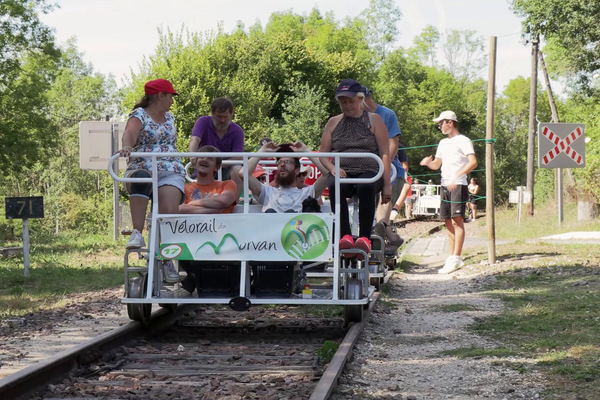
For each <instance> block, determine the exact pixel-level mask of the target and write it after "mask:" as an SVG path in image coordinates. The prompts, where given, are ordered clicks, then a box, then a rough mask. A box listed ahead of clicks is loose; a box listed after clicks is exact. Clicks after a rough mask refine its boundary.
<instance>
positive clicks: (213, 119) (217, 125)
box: [190, 97, 244, 196]
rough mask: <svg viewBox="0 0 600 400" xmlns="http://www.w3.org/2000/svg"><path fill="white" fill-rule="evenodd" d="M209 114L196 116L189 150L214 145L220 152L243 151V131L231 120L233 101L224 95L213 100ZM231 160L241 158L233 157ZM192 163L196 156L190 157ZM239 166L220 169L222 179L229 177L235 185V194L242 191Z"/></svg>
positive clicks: (194, 163) (194, 162) (192, 150)
mask: <svg viewBox="0 0 600 400" xmlns="http://www.w3.org/2000/svg"><path fill="white" fill-rule="evenodd" d="M210 110H211V114H212V115H206V116H204V117H200V118H198V120H197V121H196V124H195V125H194V129H193V130H192V136H191V137H190V152H196V151H198V149H199V148H200V147H203V146H207V145H210V146H214V147H215V148H216V149H217V150H219V151H220V152H240V153H241V152H243V151H244V131H243V130H242V128H241V127H240V126H239V125H238V124H236V123H235V122H233V121H232V120H231V118H232V117H233V103H232V102H231V100H229V99H228V98H226V97H219V98H216V99H214V100H213V102H212V105H211V108H210ZM231 159H232V160H239V159H241V158H239V157H234V158H231ZM190 161H191V163H192V165H194V166H195V165H196V158H195V157H192V158H191V159H190ZM240 168H241V166H238V165H236V166H233V167H232V166H231V165H230V166H226V167H224V168H223V169H222V179H223V180H228V179H231V180H233V181H234V182H235V184H236V186H237V191H236V194H237V195H238V196H239V194H240V193H241V192H242V187H241V186H242V185H241V181H240V180H239V178H238V173H237V172H238V171H239V170H240Z"/></svg>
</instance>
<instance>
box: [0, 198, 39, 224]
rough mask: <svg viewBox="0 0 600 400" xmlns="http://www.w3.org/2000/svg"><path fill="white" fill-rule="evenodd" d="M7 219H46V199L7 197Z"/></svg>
mask: <svg viewBox="0 0 600 400" xmlns="http://www.w3.org/2000/svg"><path fill="white" fill-rule="evenodd" d="M4 208H5V213H6V219H30V218H44V198H43V197H42V196H36V197H6V198H5V199H4Z"/></svg>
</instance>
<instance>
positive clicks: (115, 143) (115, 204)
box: [106, 115, 119, 241]
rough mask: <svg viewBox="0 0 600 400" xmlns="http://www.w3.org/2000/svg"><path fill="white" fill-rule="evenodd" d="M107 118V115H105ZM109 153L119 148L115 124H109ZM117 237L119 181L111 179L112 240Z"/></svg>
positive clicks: (117, 164)
mask: <svg viewBox="0 0 600 400" xmlns="http://www.w3.org/2000/svg"><path fill="white" fill-rule="evenodd" d="M106 117H107V118H108V115H107V116H106ZM110 136H111V154H115V153H116V152H117V150H118V149H119V143H118V141H119V132H118V130H117V129H115V124H110ZM114 169H115V171H117V173H118V171H119V159H117V160H115V162H114ZM118 239H119V182H117V181H116V180H114V179H113V240H114V241H116V240H118Z"/></svg>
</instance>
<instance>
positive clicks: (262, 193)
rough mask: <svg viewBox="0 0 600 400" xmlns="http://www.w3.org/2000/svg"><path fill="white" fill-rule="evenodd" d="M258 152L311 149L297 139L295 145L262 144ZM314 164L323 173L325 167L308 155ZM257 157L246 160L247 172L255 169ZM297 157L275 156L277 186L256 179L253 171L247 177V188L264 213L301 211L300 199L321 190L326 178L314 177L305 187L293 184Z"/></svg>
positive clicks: (306, 151)
mask: <svg viewBox="0 0 600 400" xmlns="http://www.w3.org/2000/svg"><path fill="white" fill-rule="evenodd" d="M258 152H259V153H276V152H280V153H290V152H301V153H310V152H311V150H310V149H309V148H308V146H306V145H305V144H304V143H301V142H296V143H294V144H291V145H290V144H282V145H279V146H278V145H276V144H275V143H274V142H267V143H265V144H264V145H263V146H262V147H261V148H260V149H259V150H258ZM310 160H311V161H312V162H313V164H314V165H315V166H316V167H317V168H318V169H319V171H321V173H322V174H323V175H325V176H326V174H327V170H326V169H325V167H323V164H321V161H320V160H319V158H318V157H310ZM259 161H260V157H252V158H251V159H249V160H248V169H249V171H254V168H255V167H256V165H258V162H259ZM300 170H301V167H300V160H299V159H298V158H296V157H279V158H277V175H276V176H275V181H276V182H277V187H273V186H269V185H268V184H263V183H261V182H259V180H258V179H256V178H255V177H254V176H252V174H250V176H249V177H248V187H249V188H250V190H251V191H252V194H253V195H254V197H255V198H256V199H257V200H258V201H259V202H260V203H261V204H262V205H263V207H262V212H264V213H276V212H277V213H286V212H293V213H297V212H302V202H303V201H304V200H305V199H307V198H308V197H313V198H318V196H321V193H323V190H324V189H325V186H326V185H327V181H326V180H325V179H321V180H317V182H315V184H314V185H312V186H306V187H303V188H301V189H299V188H298V185H297V184H296V178H297V177H298V175H299V174H300ZM239 177H240V179H242V180H243V179H244V170H243V169H242V170H241V171H240V172H239Z"/></svg>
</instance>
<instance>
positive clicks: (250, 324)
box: [0, 219, 440, 400]
mask: <svg viewBox="0 0 600 400" xmlns="http://www.w3.org/2000/svg"><path fill="white" fill-rule="evenodd" d="M394 225H395V226H396V227H397V228H398V232H399V233H400V234H401V235H402V236H403V237H404V238H405V239H407V242H409V244H410V240H411V239H414V238H416V237H418V236H421V235H422V234H426V233H428V232H430V231H431V230H432V229H436V228H435V227H439V225H440V222H439V221H434V220H431V219H424V220H423V219H406V220H399V221H395V223H394ZM377 298H378V295H375V296H374V301H373V302H371V303H370V304H369V310H371V309H372V308H373V306H374V304H375V301H376V300H377ZM307 309H309V310H310V307H308V308H305V307H293V306H288V307H286V306H283V307H279V306H278V307H277V308H275V307H273V306H264V307H253V308H251V309H250V310H249V311H248V312H245V313H239V312H233V311H230V310H229V309H225V308H222V307H214V306H212V307H210V306H208V307H197V306H194V305H188V306H183V307H179V308H178V309H177V311H176V312H175V313H169V312H167V311H166V310H164V309H161V310H159V311H157V312H155V313H154V314H153V317H152V321H153V322H152V324H151V326H150V327H145V326H143V325H141V324H140V323H137V322H131V323H129V324H127V325H125V326H123V327H121V328H119V329H116V330H114V331H111V332H108V333H106V334H103V335H100V336H98V337H97V338H95V339H93V340H91V341H88V342H86V343H83V344H81V345H79V346H76V347H74V348H73V349H71V350H69V351H66V352H63V353H60V354H58V355H56V356H54V357H52V358H50V359H48V360H46V361H43V362H40V363H38V364H36V365H33V366H31V367H28V368H26V369H24V370H22V371H20V372H18V373H15V374H13V375H11V376H9V377H6V378H4V379H2V380H0V399H2V400H13V399H19V400H21V399H42V398H43V399H59V398H60V399H62V398H71V399H74V400H87V399H98V398H102V399H114V400H117V399H130V400H137V399H163V398H168V399H188V398H189V399H191V398H194V399H196V398H200V399H221V398H224V399H288V400H296V399H307V398H310V399H311V400H318V399H327V398H328V397H329V395H330V394H331V392H332V391H333V389H334V388H335V386H336V384H337V379H338V377H339V376H340V375H341V372H342V370H343V368H344V365H345V363H346V361H347V360H348V359H349V357H350V355H351V352H352V348H353V347H354V344H355V343H356V341H357V340H358V337H359V336H360V332H361V331H362V327H363V325H364V322H363V323H360V324H354V325H353V326H351V327H350V329H349V330H344V329H343V312H342V307H338V308H337V310H338V312H337V314H336V313H333V314H331V310H332V309H334V310H335V309H336V308H332V307H330V306H329V307H322V308H320V307H317V308H316V309H313V311H307ZM282 310H283V311H282ZM367 320H368V313H367V314H365V317H364V320H363V321H367ZM326 342H328V343H331V342H334V343H337V344H339V348H338V350H337V352H336V353H335V355H334V356H333V358H332V359H331V361H330V362H329V364H328V365H323V359H322V355H323V354H324V353H327V352H329V351H331V347H330V346H331V345H330V344H328V345H327V344H326ZM328 346H329V347H328Z"/></svg>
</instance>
